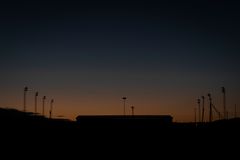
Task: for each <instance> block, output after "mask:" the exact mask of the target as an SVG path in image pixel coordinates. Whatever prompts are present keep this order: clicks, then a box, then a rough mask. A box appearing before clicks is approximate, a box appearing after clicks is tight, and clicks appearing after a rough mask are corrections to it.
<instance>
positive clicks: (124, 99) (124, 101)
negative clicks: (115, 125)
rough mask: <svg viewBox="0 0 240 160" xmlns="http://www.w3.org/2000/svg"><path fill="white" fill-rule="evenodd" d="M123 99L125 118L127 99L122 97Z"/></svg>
mask: <svg viewBox="0 0 240 160" xmlns="http://www.w3.org/2000/svg"><path fill="white" fill-rule="evenodd" d="M122 99H123V115H124V116H125V115H126V106H125V105H126V99H127V97H123V98H122Z"/></svg>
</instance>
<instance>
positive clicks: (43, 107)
mask: <svg viewBox="0 0 240 160" xmlns="http://www.w3.org/2000/svg"><path fill="white" fill-rule="evenodd" d="M45 100H46V96H43V99H42V115H43V116H44V109H45Z"/></svg>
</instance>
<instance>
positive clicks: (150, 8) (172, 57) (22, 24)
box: [0, 0, 240, 121]
mask: <svg viewBox="0 0 240 160" xmlns="http://www.w3.org/2000/svg"><path fill="white" fill-rule="evenodd" d="M0 3H1V4H0V18H1V25H0V34H1V36H0V42H1V45H0V46H1V47H0V53H1V59H0V73H1V80H0V82H1V83H0V87H1V88H2V89H1V90H2V91H1V93H0V106H14V107H17V108H18V109H21V108H22V107H21V105H22V88H23V87H24V86H25V85H28V86H29V87H30V88H31V89H32V90H38V91H39V92H40V93H41V96H42V95H43V94H46V95H47V97H49V98H50V97H51V96H52V97H54V98H55V99H56V107H58V109H56V114H61V115H65V116H66V117H68V118H74V116H76V115H78V114H122V108H121V106H122V101H121V97H122V96H127V97H129V101H128V105H129V106H130V105H136V113H139V114H172V115H173V116H174V117H176V120H179V121H182V120H192V111H193V108H194V107H195V105H196V99H197V98H198V96H202V95H203V94H207V93H208V92H212V93H213V94H215V100H216V102H215V103H216V104H217V107H218V108H219V110H221V94H220V93H219V92H220V91H221V90H220V87H222V86H225V87H226V88H227V91H229V101H228V102H229V103H228V104H229V112H231V109H232V106H233V105H234V104H235V103H237V104H239V98H240V97H239V93H240V85H239V80H240V76H239V73H240V63H239V59H240V54H239V51H240V45H239V42H240V31H239V28H240V3H239V2H238V1H233V0H196V1H194V2H193V1H190V0H189V1H177V0H175V1H174V0H168V1H151V0H147V1H143V0H142V1H141V0H138V1H130V0H128V1H124V0H121V1H118V0H115V1H100V0H98V1H97V0H96V1H92V0H87V1H72V0H68V1H51V0H48V1H44V0H41V1H38V0H35V1H30V0H29V1H10V0H9V1H7V2H0ZM32 94H33V93H29V96H32ZM31 105H32V102H31V101H30V100H29V104H28V106H29V111H31V110H32V108H30V106H31Z"/></svg>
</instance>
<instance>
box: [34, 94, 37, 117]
mask: <svg viewBox="0 0 240 160" xmlns="http://www.w3.org/2000/svg"><path fill="white" fill-rule="evenodd" d="M37 97H38V92H36V93H35V101H34V104H35V113H37Z"/></svg>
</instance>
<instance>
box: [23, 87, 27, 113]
mask: <svg viewBox="0 0 240 160" xmlns="http://www.w3.org/2000/svg"><path fill="white" fill-rule="evenodd" d="M27 91H28V87H24V92H23V111H24V112H26V103H27V102H26V101H27V100H26V96H27Z"/></svg>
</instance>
